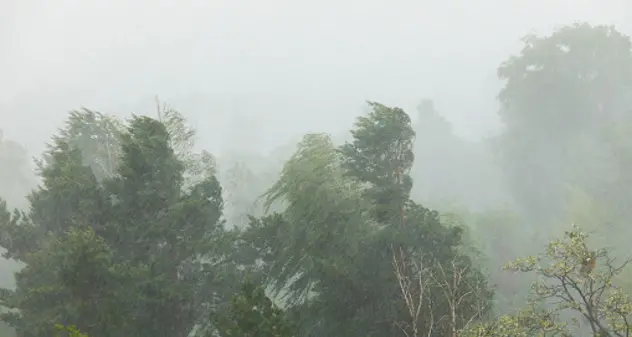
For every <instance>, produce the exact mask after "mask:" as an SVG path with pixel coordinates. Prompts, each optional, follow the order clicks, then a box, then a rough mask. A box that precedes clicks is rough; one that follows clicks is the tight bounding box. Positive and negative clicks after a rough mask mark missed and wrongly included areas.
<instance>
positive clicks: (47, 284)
mask: <svg viewBox="0 0 632 337" xmlns="http://www.w3.org/2000/svg"><path fill="white" fill-rule="evenodd" d="M66 139H67V138H65V137H56V138H55V139H54V141H53V144H52V145H51V146H50V148H49V150H48V151H47V153H46V158H47V160H45V161H43V162H42V166H41V170H40V175H41V177H42V185H41V186H40V187H39V188H38V189H37V190H35V191H33V193H32V194H31V195H30V197H29V200H30V202H31V208H30V211H29V212H19V211H15V212H13V213H10V212H9V211H8V210H7V209H6V207H5V208H4V209H3V210H1V211H0V227H2V231H3V235H2V236H0V244H1V245H2V246H3V247H4V248H6V249H7V256H9V257H13V258H16V259H18V260H20V261H22V262H24V263H25V264H26V265H27V267H26V269H25V272H24V273H23V274H21V275H22V276H20V280H19V282H18V287H17V289H16V291H9V290H5V291H3V296H2V298H1V299H2V301H3V303H4V304H5V305H9V306H11V307H12V308H15V309H19V313H18V314H14V315H13V319H12V324H13V325H14V326H15V327H16V328H17V329H18V332H19V333H20V335H21V336H44V335H50V331H48V330H47V331H48V333H45V332H44V330H43V329H44V328H42V327H44V326H48V329H50V328H51V327H50V325H49V324H50V322H59V320H58V318H59V315H60V310H61V309H60V307H59V306H60V303H62V304H63V305H64V306H65V309H64V310H67V312H68V314H67V316H66V317H64V320H63V321H62V322H61V323H64V324H70V323H75V322H81V324H84V323H83V322H85V324H92V323H90V322H89V321H90V320H88V319H83V318H82V316H80V315H81V314H82V313H83V312H89V311H86V310H83V309H81V310H80V308H81V307H80V304H81V303H83V302H82V301H79V302H76V301H72V300H70V299H69V298H66V301H63V297H56V298H54V299H53V298H51V297H48V298H44V299H42V300H41V301H39V302H38V301H35V302H34V301H31V298H30V297H29V296H31V295H30V292H29V291H33V289H52V290H51V291H53V290H54V291H55V293H56V294H58V293H60V294H64V293H63V291H65V292H66V293H72V294H74V293H76V292H78V291H79V288H80V285H79V284H74V283H68V282H66V283H63V281H64V278H63V273H61V274H60V273H57V272H55V270H59V269H60V268H62V267H63V266H62V265H60V263H62V262H63V263H66V262H67V261H72V260H73V259H75V260H80V261H83V260H84V258H83V257H82V255H81V254H82V252H84V251H85V249H83V250H82V249H74V250H73V249H71V248H72V247H73V243H72V242H69V241H68V240H69V238H72V237H69V233H73V232H74V231H75V230H76V229H81V230H87V229H89V230H92V231H94V233H95V239H94V240H92V241H89V242H92V243H93V244H94V245H95V246H94V247H92V249H96V250H98V245H97V244H98V243H99V242H101V241H99V240H102V242H103V245H104V247H107V249H108V250H109V252H110V253H108V254H110V255H108V256H109V257H108V259H109V260H110V261H111V263H112V266H110V269H112V268H113V269H114V270H116V271H117V272H118V273H119V274H116V273H115V276H117V277H121V278H122V279H117V282H113V283H112V284H110V285H108V286H104V287H105V288H106V290H104V292H103V293H102V295H99V294H94V295H95V296H96V299H95V300H94V301H93V302H90V303H103V301H108V300H109V299H114V298H119V299H120V302H116V305H114V304H113V306H116V307H117V310H118V313H119V314H121V315H125V322H124V323H125V324H123V323H121V324H117V325H119V326H121V327H122V328H121V330H118V332H119V333H118V334H117V335H128V336H148V335H152V336H166V335H169V336H185V335H187V334H188V333H189V332H190V331H192V330H193V329H194V328H195V327H196V326H197V325H199V324H203V323H207V318H208V313H209V310H211V309H212V308H213V307H214V305H215V304H217V303H221V302H222V301H224V299H223V295H222V294H230V293H232V287H233V286H232V285H233V284H235V282H236V281H235V280H236V279H237V278H238V276H237V275H238V274H239V272H238V266H237V265H235V264H234V263H232V262H230V258H229V256H230V255H231V254H232V247H233V238H234V235H233V233H231V232H229V231H226V230H225V229H224V225H223V222H222V221H221V220H220V219H221V215H222V207H223V201H222V198H221V187H220V185H219V182H218V180H217V179H216V178H215V176H214V175H212V174H211V173H212V170H211V168H207V169H205V170H203V171H202V172H201V173H199V175H196V176H194V177H192V178H191V179H187V178H186V177H185V172H186V163H185V162H183V161H182V160H180V159H179V158H178V156H177V155H176V153H175V151H174V149H173V148H172V142H171V140H170V133H169V131H168V130H167V128H166V127H165V125H164V124H163V123H161V122H159V121H156V120H153V119H151V118H148V117H133V118H131V119H130V120H129V123H128V125H127V126H126V127H125V129H123V130H122V132H121V133H120V135H119V137H118V142H119V144H120V148H119V150H118V151H119V152H118V153H119V156H118V158H117V160H118V165H117V170H116V171H115V172H114V173H113V174H112V175H111V176H110V177H103V178H102V179H98V178H97V177H96V176H95V175H94V174H93V171H92V169H91V168H90V166H89V163H86V161H85V160H84V158H83V156H82V151H81V150H80V149H79V148H77V147H73V146H72V145H71V144H69V143H68V142H66V141H65V140H66ZM51 242H62V243H60V244H56V245H53V247H55V248H54V250H53V251H51V249H53V248H50V247H49V246H50V245H51ZM89 242H88V243H89ZM88 243H86V245H88ZM64 245H67V246H68V247H64ZM62 248H63V249H66V250H63V249H62ZM86 249H88V248H86ZM103 249H105V248H103ZM58 251H63V252H65V253H64V254H65V255H64V256H65V257H64V259H62V260H63V261H62V262H60V260H55V259H53V257H49V258H47V257H46V255H42V254H43V253H42V252H48V253H49V254H48V256H54V255H55V254H57V253H55V252H58ZM53 253H55V254H53ZM59 254H62V253H61V252H59ZM38 259H39V260H38ZM116 266H124V267H125V268H123V267H121V268H119V267H116ZM95 268H96V266H95ZM103 268H104V269H105V267H103ZM62 269H63V268H62ZM26 271H28V272H26ZM112 272H113V273H114V271H112ZM95 275H98V274H96V272H95ZM123 276H125V277H123ZM106 279H107V278H106ZM95 282H96V281H95ZM59 284H63V285H64V287H61V288H60V286H59ZM55 289H57V290H55ZM59 289H61V290H59ZM79 292H80V291H79ZM109 292H116V293H119V294H123V296H122V297H113V296H111V295H107V294H109ZM91 301H92V300H91ZM99 301H101V302H99ZM108 303H109V302H108ZM81 305H83V304H81ZM95 305H96V304H95ZM107 308H111V307H107V306H104V309H103V310H104V312H103V314H104V315H106V314H109V313H108V309H107ZM95 315H96V314H95ZM93 320H96V319H93ZM99 322H101V321H99ZM94 324H97V323H94ZM82 326H83V325H82ZM91 329H92V328H91V327H90V326H88V327H84V328H82V330H84V331H86V332H88V333H89V334H92V333H91V331H98V334H106V333H109V332H107V331H111V330H105V328H103V329H97V330H91ZM95 329H96V328H95Z"/></svg>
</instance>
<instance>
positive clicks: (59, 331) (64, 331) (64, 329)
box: [55, 324, 88, 337]
mask: <svg viewBox="0 0 632 337" xmlns="http://www.w3.org/2000/svg"><path fill="white" fill-rule="evenodd" d="M55 329H56V333H55V337H88V335H87V334H84V333H82V332H81V331H79V329H77V327H76V326H74V325H70V326H63V325H61V324H56V325H55Z"/></svg>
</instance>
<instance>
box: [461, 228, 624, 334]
mask: <svg viewBox="0 0 632 337" xmlns="http://www.w3.org/2000/svg"><path fill="white" fill-rule="evenodd" d="M588 239H589V236H588V235H587V234H585V233H583V232H582V231H581V230H580V229H579V228H578V227H574V228H573V230H572V231H570V232H567V233H566V234H565V237H564V238H563V239H556V240H553V241H551V242H550V243H549V245H548V246H547V248H546V251H545V253H543V254H541V255H539V256H529V257H526V258H520V259H517V260H515V261H512V262H511V263H509V264H508V265H507V267H506V268H507V269H508V270H511V271H514V272H523V273H535V274H537V275H538V281H537V282H536V283H534V284H533V286H532V298H531V300H530V303H529V305H528V307H526V308H525V309H523V310H520V311H519V312H517V313H515V314H508V315H504V316H501V317H500V318H498V319H497V320H494V321H491V322H489V323H484V324H482V325H479V326H477V327H473V328H472V329H470V330H467V331H465V332H464V333H463V336H481V337H482V336H525V337H526V336H536V335H537V336H578V335H584V334H586V333H587V334H588V335H590V336H628V335H629V334H630V333H632V325H631V324H630V319H631V318H632V300H631V299H630V297H629V295H628V294H626V293H625V292H623V291H622V290H621V289H620V288H619V287H618V286H617V285H616V280H615V279H616V277H617V275H619V274H620V273H621V272H622V271H623V270H624V268H625V267H626V266H627V265H628V264H629V262H630V260H629V259H627V260H624V261H622V262H616V261H615V258H614V257H613V256H612V255H610V254H609V252H608V251H607V250H606V249H597V250H593V249H590V248H589V240H588ZM593 262H596V268H595V265H593ZM593 268H594V269H593Z"/></svg>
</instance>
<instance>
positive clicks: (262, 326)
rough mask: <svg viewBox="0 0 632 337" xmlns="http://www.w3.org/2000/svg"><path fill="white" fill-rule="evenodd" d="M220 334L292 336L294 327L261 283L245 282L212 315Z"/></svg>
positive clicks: (223, 336) (263, 336)
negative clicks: (228, 303)
mask: <svg viewBox="0 0 632 337" xmlns="http://www.w3.org/2000/svg"><path fill="white" fill-rule="evenodd" d="M212 321H213V322H214V324H215V326H216V328H217V330H218V332H219V336H220V337H250V336H252V337H255V336H256V337H292V336H295V332H294V327H293V326H292V324H291V323H290V322H289V320H288V318H287V317H286V316H285V313H284V312H283V310H281V309H279V308H278V307H277V306H276V305H274V304H273V303H272V301H271V300H270V299H269V298H268V297H267V296H266V294H265V292H264V289H263V288H262V287H258V286H255V285H254V284H253V283H250V282H245V283H244V284H243V285H242V288H241V292H240V293H239V294H237V295H235V296H234V297H233V299H232V300H231V304H230V307H229V308H228V310H226V311H225V312H222V313H220V314H218V315H216V316H214V317H213V319H212Z"/></svg>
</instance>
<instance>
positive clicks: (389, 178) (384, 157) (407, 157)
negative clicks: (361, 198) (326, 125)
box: [340, 102, 415, 224]
mask: <svg viewBox="0 0 632 337" xmlns="http://www.w3.org/2000/svg"><path fill="white" fill-rule="evenodd" d="M369 106H370V107H371V109H372V111H371V112H370V113H369V115H368V116H366V117H364V116H363V117H359V118H358V120H357V122H356V124H355V129H354V130H352V131H351V135H352V136H353V141H352V142H351V143H346V144H344V145H343V146H341V147H340V152H341V153H342V155H343V157H342V158H343V163H344V167H345V168H346V169H347V170H348V174H349V175H351V176H353V177H355V178H357V179H358V180H359V181H361V182H366V183H369V184H370V187H369V188H368V189H367V190H366V193H367V195H368V198H369V200H371V201H372V202H373V203H374V206H375V216H376V219H377V220H378V221H379V222H386V223H390V224H393V221H395V219H400V218H401V216H400V210H401V208H402V207H403V205H404V203H405V202H406V201H407V200H408V198H409V196H410V190H411V188H412V185H413V182H412V178H411V177H410V175H409V172H410V169H411V167H412V165H413V161H414V159H415V157H414V154H413V142H414V137H415V131H413V129H412V126H411V121H410V117H409V116H408V114H406V113H405V112H404V110H402V109H400V108H390V107H387V106H384V105H382V104H380V103H375V102H369ZM399 223H401V221H399Z"/></svg>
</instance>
